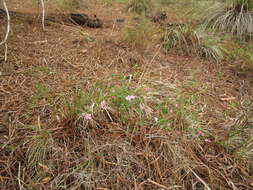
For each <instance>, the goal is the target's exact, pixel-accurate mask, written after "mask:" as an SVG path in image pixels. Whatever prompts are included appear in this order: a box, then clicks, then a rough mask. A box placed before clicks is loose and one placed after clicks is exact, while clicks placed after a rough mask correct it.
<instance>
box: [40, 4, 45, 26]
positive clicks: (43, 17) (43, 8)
mask: <svg viewBox="0 0 253 190" xmlns="http://www.w3.org/2000/svg"><path fill="white" fill-rule="evenodd" d="M40 3H41V6H42V28H43V30H45V4H44V0H40Z"/></svg>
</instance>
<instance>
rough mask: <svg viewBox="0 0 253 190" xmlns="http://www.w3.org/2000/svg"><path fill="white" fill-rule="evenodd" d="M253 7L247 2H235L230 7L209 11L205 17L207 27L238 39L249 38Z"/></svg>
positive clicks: (245, 0)
mask: <svg viewBox="0 0 253 190" xmlns="http://www.w3.org/2000/svg"><path fill="white" fill-rule="evenodd" d="M252 11H253V5H252V1H249V0H236V1H234V2H233V3H232V5H231V6H220V5H219V7H217V6H216V7H214V8H213V9H211V11H210V14H209V15H208V16H207V17H206V23H207V26H209V27H211V28H213V29H215V30H216V29H217V30H220V31H223V32H229V33H231V34H233V35H235V36H238V37H239V38H241V39H242V38H251V36H252V33H253V12H252Z"/></svg>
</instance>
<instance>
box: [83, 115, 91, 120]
mask: <svg viewBox="0 0 253 190" xmlns="http://www.w3.org/2000/svg"><path fill="white" fill-rule="evenodd" d="M81 116H82V117H83V118H84V119H85V120H92V115H91V114H90V113H82V115H81Z"/></svg>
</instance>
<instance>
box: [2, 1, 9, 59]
mask: <svg viewBox="0 0 253 190" xmlns="http://www.w3.org/2000/svg"><path fill="white" fill-rule="evenodd" d="M2 2H3V6H4V9H5V12H6V15H7V30H6V34H5V37H4V40H3V41H2V42H1V43H0V45H3V44H5V54H4V55H5V56H4V61H5V62H6V61H7V51H8V48H7V43H6V42H7V39H8V36H9V33H10V14H9V10H8V8H7V5H6V2H5V0H2Z"/></svg>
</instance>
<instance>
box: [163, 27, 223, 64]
mask: <svg viewBox="0 0 253 190" xmlns="http://www.w3.org/2000/svg"><path fill="white" fill-rule="evenodd" d="M162 40H163V47H164V49H165V50H166V51H170V50H172V49H173V50H176V51H177V52H178V53H179V54H180V55H188V56H190V55H195V56H199V57H204V58H206V59H208V60H210V61H212V62H219V61H220V60H221V58H222V51H221V48H220V47H219V46H218V45H217V43H215V41H214V40H210V39H209V40H206V39H204V38H203V37H201V35H200V33H199V32H198V31H197V30H196V29H195V28H194V27H192V26H189V25H183V26H172V27H169V28H168V29H167V30H166V31H165V33H164V36H163V39H162Z"/></svg>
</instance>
